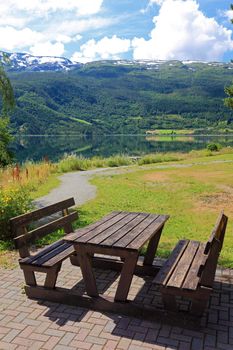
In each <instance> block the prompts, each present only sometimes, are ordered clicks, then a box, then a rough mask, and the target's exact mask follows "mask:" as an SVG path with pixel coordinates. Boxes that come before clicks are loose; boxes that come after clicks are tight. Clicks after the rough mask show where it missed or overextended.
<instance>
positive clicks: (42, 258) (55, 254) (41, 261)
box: [19, 241, 74, 267]
mask: <svg viewBox="0 0 233 350" xmlns="http://www.w3.org/2000/svg"><path fill="white" fill-rule="evenodd" d="M57 243H58V242H56V243H55V244H52V245H50V247H49V250H48V249H44V250H42V251H41V252H40V253H38V254H36V255H34V256H33V257H29V258H25V259H22V260H20V262H19V263H20V265H31V266H40V267H52V266H54V265H55V264H56V263H59V262H61V261H62V260H64V259H65V258H67V257H68V256H70V255H71V254H72V253H74V248H73V245H72V244H70V243H65V244H64V243H63V242H62V241H59V243H60V244H59V245H58V244H57Z"/></svg>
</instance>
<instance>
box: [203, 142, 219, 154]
mask: <svg viewBox="0 0 233 350" xmlns="http://www.w3.org/2000/svg"><path fill="white" fill-rule="evenodd" d="M206 148H207V149H208V150H209V151H211V152H218V151H219V150H220V149H221V148H222V147H221V145H220V144H219V143H214V142H212V143H208V145H207V146H206Z"/></svg>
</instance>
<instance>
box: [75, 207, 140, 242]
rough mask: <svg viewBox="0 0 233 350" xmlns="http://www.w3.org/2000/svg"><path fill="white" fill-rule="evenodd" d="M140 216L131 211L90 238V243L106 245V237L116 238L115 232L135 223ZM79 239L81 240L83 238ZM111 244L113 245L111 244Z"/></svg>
mask: <svg viewBox="0 0 233 350" xmlns="http://www.w3.org/2000/svg"><path fill="white" fill-rule="evenodd" d="M138 216H139V214H138V213H129V214H128V215H126V216H124V217H123V218H122V219H121V220H119V221H118V222H116V223H114V224H113V225H112V226H111V227H107V228H106V229H105V230H103V231H101V232H99V233H98V234H97V235H95V236H93V237H91V239H90V240H88V243H90V244H101V245H106V244H105V243H103V242H105V240H106V239H111V238H112V239H114V236H115V234H117V233H118V232H122V231H124V230H125V228H126V227H127V225H130V224H131V223H132V225H133V223H134V221H135V220H136V221H137V217H138ZM78 241H79V242H80V241H82V240H78ZM109 245H110V246H111V244H109Z"/></svg>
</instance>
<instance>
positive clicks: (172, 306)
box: [162, 293, 177, 311]
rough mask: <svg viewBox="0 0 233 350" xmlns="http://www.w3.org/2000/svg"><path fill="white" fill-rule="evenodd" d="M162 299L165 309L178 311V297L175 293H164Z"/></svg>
mask: <svg viewBox="0 0 233 350" xmlns="http://www.w3.org/2000/svg"><path fill="white" fill-rule="evenodd" d="M162 301H163V304H164V307H165V309H168V310H171V311H177V304H176V297H175V296H174V295H171V294H166V293H162Z"/></svg>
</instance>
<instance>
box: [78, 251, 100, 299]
mask: <svg viewBox="0 0 233 350" xmlns="http://www.w3.org/2000/svg"><path fill="white" fill-rule="evenodd" d="M78 254H79V262H80V267H81V271H82V275H83V280H84V284H85V286H86V292H87V295H89V296H92V297H97V296H98V295H99V294H98V289H97V286H96V280H95V275H94V272H93V270H92V266H91V256H90V255H89V254H88V253H87V251H86V250H85V247H84V246H83V247H79V248H78Z"/></svg>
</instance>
